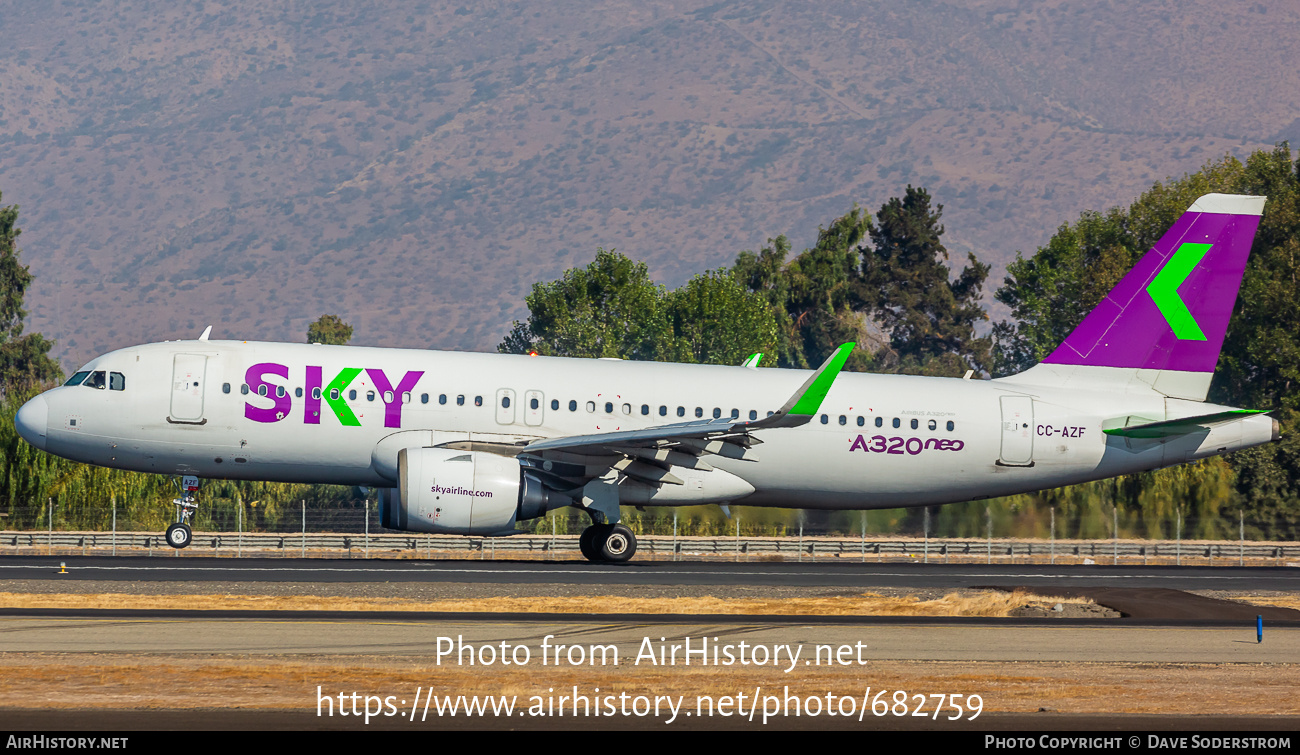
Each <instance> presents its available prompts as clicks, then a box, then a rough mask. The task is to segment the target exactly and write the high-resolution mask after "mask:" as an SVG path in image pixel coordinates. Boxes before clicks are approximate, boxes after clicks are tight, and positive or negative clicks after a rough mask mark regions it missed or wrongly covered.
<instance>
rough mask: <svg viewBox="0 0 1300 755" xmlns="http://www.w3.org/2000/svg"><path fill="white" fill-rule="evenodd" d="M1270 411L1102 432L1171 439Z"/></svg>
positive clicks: (1230, 413) (1236, 411) (1232, 411)
mask: <svg viewBox="0 0 1300 755" xmlns="http://www.w3.org/2000/svg"><path fill="white" fill-rule="evenodd" d="M1269 411H1271V410H1269V409H1230V410H1228V411H1226V412H1215V413H1214V414H1202V415H1200V416H1198V417H1183V418H1181V419H1167V420H1163V421H1161V422H1146V423H1143V424H1140V425H1130V426H1128V427H1113V428H1111V429H1109V430H1102V432H1103V433H1105V434H1107V435H1115V436H1118V437H1121V438H1145V439H1154V438H1169V437H1172V436H1175V435H1186V434H1187V433H1192V432H1196V431H1197V430H1199V429H1202V428H1204V427H1206V426H1209V425H1221V424H1224V423H1227V422H1235V421H1237V420H1239V419H1245V418H1246V417H1252V416H1254V415H1256V414H1267V413H1268V412H1269Z"/></svg>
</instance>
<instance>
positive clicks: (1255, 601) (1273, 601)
mask: <svg viewBox="0 0 1300 755" xmlns="http://www.w3.org/2000/svg"><path fill="white" fill-rule="evenodd" d="M1232 600H1238V601H1241V602H1242V603H1249V604H1250V605H1252V606H1276V607H1277V608H1292V609H1295V610H1297V611H1300V595H1236V596H1233V597H1232Z"/></svg>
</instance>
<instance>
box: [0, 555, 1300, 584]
mask: <svg viewBox="0 0 1300 755" xmlns="http://www.w3.org/2000/svg"><path fill="white" fill-rule="evenodd" d="M60 563H65V564H66V565H67V571H68V574H67V575H58V574H57V572H59V564H60ZM64 576H66V577H67V578H70V579H79V580H101V581H105V582H125V581H150V582H189V583H194V582H317V583H338V582H426V583H439V582H442V583H476V584H573V585H590V584H608V585H679V586H705V585H735V584H743V585H779V586H807V587H851V588H857V587H863V588H866V587H906V588H945V589H946V588H961V587H968V588H978V587H987V586H992V585H1026V586H1034V587H1078V586H1082V585H1087V586H1111V587H1126V588H1167V589H1173V590H1277V591H1287V592H1300V569H1297V568H1292V567H1231V566H1217V567H1171V566H1152V567H1142V566H1076V565H1071V566H1035V565H989V566H971V565H969V564H963V565H955V564H954V565H945V564H919V563H914V564H897V563H885V564H874V563H855V562H846V563H837V564H822V563H819V564H800V563H797V562H796V563H789V562H786V563H769V564H763V563H712V562H710V563H705V562H684V561H679V562H663V561H660V562H644V563H637V562H632V563H627V564H584V563H574V562H517V561H516V562H501V561H497V562H492V561H391V560H378V559H376V560H369V561H361V560H346V559H339V560H329V559H234V558H203V557H185V558H175V557H170V556H156V557H152V558H150V557H144V556H131V557H118V558H112V557H96V556H87V557H77V556H66V557H46V556H0V580H20V579H21V580H30V579H57V578H60V577H64Z"/></svg>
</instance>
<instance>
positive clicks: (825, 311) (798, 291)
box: [785, 205, 872, 371]
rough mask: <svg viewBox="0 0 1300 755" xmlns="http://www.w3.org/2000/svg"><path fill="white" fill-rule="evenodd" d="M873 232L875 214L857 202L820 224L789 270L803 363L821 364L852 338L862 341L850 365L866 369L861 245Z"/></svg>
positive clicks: (789, 303)
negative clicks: (815, 236) (872, 217)
mask: <svg viewBox="0 0 1300 755" xmlns="http://www.w3.org/2000/svg"><path fill="white" fill-rule="evenodd" d="M871 231H872V227H871V216H870V215H869V214H867V213H864V212H862V211H861V210H860V209H859V208H858V207H857V206H856V205H855V206H854V207H853V208H852V209H851V210H849V211H848V212H847V213H845V214H844V215H841V216H840V217H838V218H836V219H835V220H833V221H831V224H830V225H829V226H826V227H819V228H818V229H817V242H816V243H815V244H813V246H812V248H810V249H807V250H805V251H804V252H803V254H800V255H799V256H798V257H796V258H795V259H794V260H793V261H792V262H791V263H790V265H789V266H788V267H787V268H786V271H785V272H786V277H787V279H788V284H787V289H788V292H789V293H788V295H787V297H786V304H785V307H786V312H787V313H788V315H789V317H790V319H791V322H792V324H793V327H794V333H793V340H794V344H793V346H794V352H795V354H796V355H797V356H798V357H799V359H800V361H801V364H800V365H799V366H806V367H816V366H818V365H820V364H821V363H822V362H824V361H825V360H826V358H827V357H829V356H830V355H831V352H833V351H835V348H836V347H837V346H839V345H840V344H842V343H845V342H847V341H853V342H855V343H858V344H860V345H859V347H858V348H857V349H855V350H854V353H853V355H851V356H850V358H849V361H848V363H847V364H846V365H845V366H846V369H850V370H858V371H861V370H864V369H866V368H867V367H868V365H869V364H870V362H871V359H870V356H869V352H868V349H867V341H868V340H869V338H868V336H867V335H866V332H867V320H866V317H865V316H864V315H863V314H862V310H863V304H864V285H863V281H862V276H861V274H860V272H859V269H858V266H859V261H860V259H861V255H862V244H863V242H864V241H865V240H866V238H867V236H868V235H869V234H870V233H871Z"/></svg>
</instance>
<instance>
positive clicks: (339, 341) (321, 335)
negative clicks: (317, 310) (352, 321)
mask: <svg viewBox="0 0 1300 755" xmlns="http://www.w3.org/2000/svg"><path fill="white" fill-rule="evenodd" d="M351 340H352V326H351V325H348V324H347V323H345V322H343V320H342V319H341V318H340V317H339V316H338V315H321V316H320V319H319V320H317V321H316V322H314V323H312V324H311V325H308V326H307V343H325V344H333V345H334V346H344V345H346V344H347V342H348V341H351Z"/></svg>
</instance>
